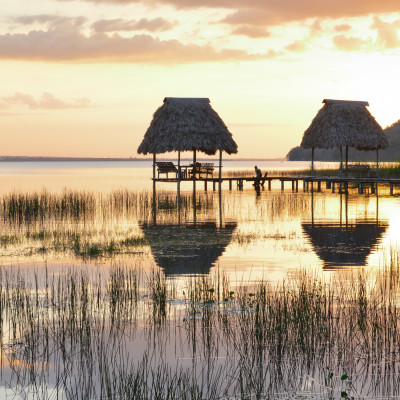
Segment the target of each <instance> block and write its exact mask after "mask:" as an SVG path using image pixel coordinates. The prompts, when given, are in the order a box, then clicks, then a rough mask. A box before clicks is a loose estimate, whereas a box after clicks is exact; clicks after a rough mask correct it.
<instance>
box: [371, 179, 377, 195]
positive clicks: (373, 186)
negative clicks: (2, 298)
mask: <svg viewBox="0 0 400 400" xmlns="http://www.w3.org/2000/svg"><path fill="white" fill-rule="evenodd" d="M376 185H377V186H378V184H376ZM371 193H372V194H374V193H375V183H374V182H372V183H371Z"/></svg>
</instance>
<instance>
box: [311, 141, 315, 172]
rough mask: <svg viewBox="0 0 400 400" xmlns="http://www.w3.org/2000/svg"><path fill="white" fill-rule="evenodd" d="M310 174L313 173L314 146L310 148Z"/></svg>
mask: <svg viewBox="0 0 400 400" xmlns="http://www.w3.org/2000/svg"><path fill="white" fill-rule="evenodd" d="M311 175H314V147H312V148H311Z"/></svg>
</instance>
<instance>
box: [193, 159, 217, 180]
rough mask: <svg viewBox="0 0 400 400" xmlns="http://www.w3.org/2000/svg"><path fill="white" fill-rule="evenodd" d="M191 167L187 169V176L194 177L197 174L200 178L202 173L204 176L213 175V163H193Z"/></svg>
mask: <svg viewBox="0 0 400 400" xmlns="http://www.w3.org/2000/svg"><path fill="white" fill-rule="evenodd" d="M191 167H192V169H190V170H189V177H192V178H193V177H194V176H196V175H198V177H199V178H202V175H205V176H206V178H207V177H208V176H211V178H212V177H213V175H214V164H213V163H199V162H197V163H195V164H194V165H192V166H191Z"/></svg>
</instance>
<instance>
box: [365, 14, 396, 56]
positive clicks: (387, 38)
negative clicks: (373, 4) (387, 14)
mask: <svg viewBox="0 0 400 400" xmlns="http://www.w3.org/2000/svg"><path fill="white" fill-rule="evenodd" d="M399 28H400V21H394V22H384V21H382V20H381V19H379V18H378V17H374V22H373V24H372V29H376V31H377V38H376V45H377V47H379V48H384V49H393V48H395V47H399V46H400V39H399V35H398V30H399Z"/></svg>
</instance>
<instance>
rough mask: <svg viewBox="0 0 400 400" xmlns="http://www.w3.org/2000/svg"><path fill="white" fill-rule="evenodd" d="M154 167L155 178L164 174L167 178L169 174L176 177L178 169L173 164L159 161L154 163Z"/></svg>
mask: <svg viewBox="0 0 400 400" xmlns="http://www.w3.org/2000/svg"><path fill="white" fill-rule="evenodd" d="M156 166H157V178H159V177H160V174H165V175H166V176H167V178H168V173H169V172H173V173H175V177H177V174H178V168H176V167H175V165H174V163H173V162H171V161H159V162H156Z"/></svg>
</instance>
